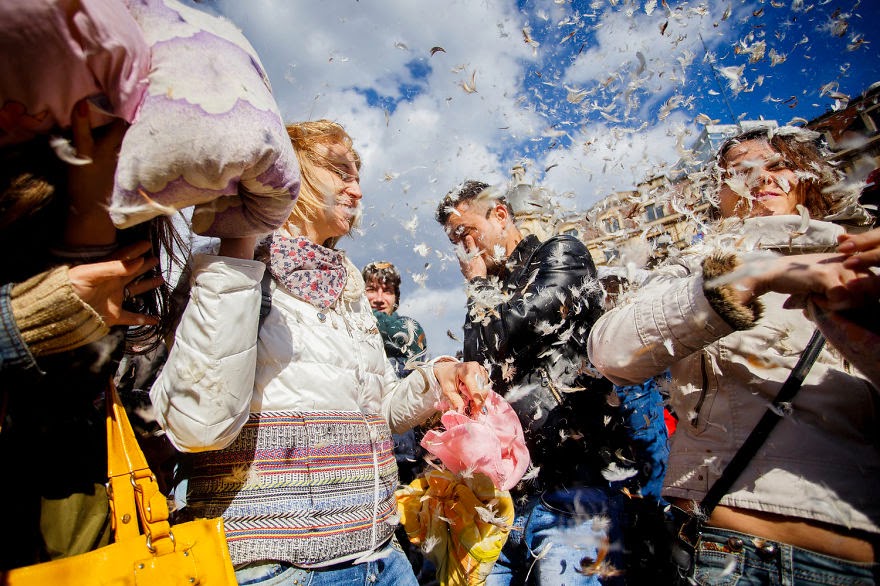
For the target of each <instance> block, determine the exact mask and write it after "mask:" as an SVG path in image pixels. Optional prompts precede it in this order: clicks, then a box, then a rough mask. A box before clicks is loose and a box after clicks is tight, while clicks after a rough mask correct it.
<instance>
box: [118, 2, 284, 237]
mask: <svg viewBox="0 0 880 586" xmlns="http://www.w3.org/2000/svg"><path fill="white" fill-rule="evenodd" d="M126 2H127V4H128V7H129V10H130V11H131V14H132V15H133V16H134V19H135V20H136V21H137V23H138V24H139V25H140V27H141V29H142V30H143V33H144V36H145V38H146V40H147V42H148V43H149V44H150V47H151V51H152V67H151V70H150V75H149V82H150V84H149V90H148V92H147V95H146V97H145V98H144V102H143V105H142V106H141V109H140V111H139V113H138V117H137V119H136V120H135V121H134V124H132V126H131V128H129V130H128V132H127V133H126V135H125V138H124V139H123V142H122V149H121V151H120V154H119V165H118V167H117V171H116V186H115V189H114V193H113V198H112V201H111V205H110V216H111V218H113V222H114V223H115V224H116V225H117V226H118V227H120V228H126V227H129V226H132V225H135V224H138V223H140V222H143V221H145V220H149V219H150V218H153V217H155V216H157V215H159V214H172V213H174V212H175V211H176V210H179V209H182V208H186V207H189V206H193V205H194V206H196V209H195V210H194V212H193V218H192V223H193V229H194V230H195V231H196V232H197V233H200V234H205V235H209V236H221V237H222V236H233V237H234V236H247V235H255V234H265V233H268V232H270V231H272V230H274V229H275V228H277V227H278V226H280V225H281V224H282V223H284V221H285V220H287V218H288V216H289V214H290V211H291V209H293V204H294V202H295V201H296V197H297V195H298V193H299V184H300V178H299V165H298V163H297V160H296V155H295V154H294V152H293V146H292V145H291V144H290V138H289V137H288V136H287V130H286V129H285V126H284V123H283V121H282V119H281V114H280V113H279V110H278V105H277V103H276V102H275V98H274V96H273V95H272V90H271V87H270V86H269V80H268V78H267V76H266V72H265V71H264V70H263V66H262V64H261V63H260V59H259V57H258V56H257V53H256V51H255V50H254V48H253V47H252V46H251V45H250V43H249V42H248V41H247V39H245V38H244V36H243V35H242V34H241V31H239V30H238V28H237V27H236V26H235V25H233V24H232V23H231V22H229V21H228V20H226V19H223V18H220V17H216V16H212V15H210V14H207V13H205V12H201V11H199V10H196V9H194V8H190V7H188V6H185V5H183V4H181V3H179V2H177V1H175V0H126Z"/></svg>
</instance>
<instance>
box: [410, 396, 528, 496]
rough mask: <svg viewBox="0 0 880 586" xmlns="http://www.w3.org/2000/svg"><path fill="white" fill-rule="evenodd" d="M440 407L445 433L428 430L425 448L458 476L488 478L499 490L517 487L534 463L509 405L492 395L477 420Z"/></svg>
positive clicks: (424, 441)
mask: <svg viewBox="0 0 880 586" xmlns="http://www.w3.org/2000/svg"><path fill="white" fill-rule="evenodd" d="M440 403H441V405H440V406H441V408H442V409H444V410H445V412H444V413H443V415H442V416H441V417H440V422H441V423H442V424H443V427H444V429H443V430H442V431H438V430H434V429H431V430H428V432H427V433H425V437H423V438H422V441H421V446H422V447H423V448H425V449H426V450H428V451H429V452H431V453H432V454H433V455H435V456H437V457H438V458H440V461H441V462H443V465H444V466H446V468H448V469H449V470H450V471H451V472H453V473H455V474H468V475H470V474H473V473H475V472H479V473H482V474H485V475H486V476H488V477H489V478H490V479H491V480H492V484H494V485H495V488H498V489H499V490H510V489H511V488H513V487H514V486H516V485H517V483H518V482H519V481H520V480H521V479H522V477H523V475H524V474H525V473H526V470H527V469H528V467H529V463H530V461H531V460H530V458H529V449H528V448H527V447H526V440H525V437H524V436H523V430H522V425H521V424H520V422H519V418H518V417H517V415H516V413H515V412H514V410H513V408H512V407H511V406H510V405H509V404H508V403H507V401H505V400H504V399H503V398H502V397H501V395H499V394H498V393H496V392H495V391H489V394H488V396H487V397H486V402H485V403H484V407H485V409H484V410H483V412H482V413H477V414H476V415H474V416H473V417H468V416H467V415H465V414H463V413H459V412H457V411H454V410H451V409H449V404H448V403H447V402H446V401H441V402H440Z"/></svg>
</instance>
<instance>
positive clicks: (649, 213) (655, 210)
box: [645, 203, 665, 222]
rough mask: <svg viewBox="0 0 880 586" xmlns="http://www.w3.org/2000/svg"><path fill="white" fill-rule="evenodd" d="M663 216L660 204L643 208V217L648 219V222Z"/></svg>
mask: <svg viewBox="0 0 880 586" xmlns="http://www.w3.org/2000/svg"><path fill="white" fill-rule="evenodd" d="M664 215H665V214H664V213H663V204H662V203H652V204H648V205H646V206H645V216H646V217H647V218H648V221H649V222H653V221H654V220H659V219H660V218H662V217H663V216H664Z"/></svg>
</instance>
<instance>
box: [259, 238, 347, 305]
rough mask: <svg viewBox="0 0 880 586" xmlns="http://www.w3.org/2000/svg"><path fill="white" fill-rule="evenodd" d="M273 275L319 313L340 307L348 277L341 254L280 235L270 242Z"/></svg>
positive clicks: (299, 239) (304, 240)
mask: <svg viewBox="0 0 880 586" xmlns="http://www.w3.org/2000/svg"><path fill="white" fill-rule="evenodd" d="M269 272H270V273H272V276H273V277H275V280H276V281H278V282H279V283H280V284H281V285H283V286H284V287H285V288H286V289H287V290H288V291H290V292H291V293H292V294H293V295H294V297H297V298H299V299H302V300H304V301H308V302H309V303H311V304H312V305H314V306H315V307H317V308H319V309H327V308H328V307H330V306H331V305H333V304H334V303H336V300H337V299H339V296H340V295H342V291H343V289H345V280H346V278H347V277H348V272H347V271H346V270H345V266H344V264H343V253H342V252H341V251H339V250H333V249H330V248H326V247H324V246H321V245H319V244H315V243H314V242H312V241H310V240H309V239H307V238H304V237H302V236H300V237H298V238H288V237H287V236H284V235H282V234H279V233H277V232H275V233H274V234H272V236H271V237H270V240H269Z"/></svg>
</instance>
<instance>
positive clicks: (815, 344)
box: [700, 330, 825, 518]
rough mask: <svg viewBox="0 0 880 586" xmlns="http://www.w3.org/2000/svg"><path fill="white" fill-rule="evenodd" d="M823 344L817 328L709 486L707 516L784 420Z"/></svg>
mask: <svg viewBox="0 0 880 586" xmlns="http://www.w3.org/2000/svg"><path fill="white" fill-rule="evenodd" d="M824 344H825V337H824V336H822V334H821V333H820V332H819V330H816V331H814V332H813V337H812V338H810V342H809V343H808V344H807V347H806V348H805V349H804V351H803V352H802V353H801V357H800V358H799V359H798V361H797V364H796V365H795V367H794V368H793V369H792V371H791V374H789V375H788V378H787V379H786V380H785V382H784V383H783V384H782V388H781V389H779V393H777V395H776V398H775V399H773V403H772V404H771V405H770V407H768V408H767V412H766V413H764V416H763V417H762V418H761V420H760V421H759V422H758V424H757V425H756V426H755V428H754V429H753V430H752V433H750V434H749V437H747V438H746V441H744V442H743V445H741V446H740V448H739V450H737V452H736V454H734V456H733V458H732V459H731V460H730V462H729V463H728V464H727V467H725V468H724V471H723V472H722V473H721V477H720V478H719V479H718V480H716V481H715V484H713V485H712V488H710V489H709V492H708V493H706V496H705V497H704V498H703V500H702V502H701V503H700V509H701V511H702V513H703V514H704V515H705V516H706V518H708V517H709V516H710V515H711V514H712V511H713V510H714V509H715V507H716V506H717V505H718V503H719V502H720V501H721V499H722V497H724V495H725V494H727V491H729V490H730V487H731V486H733V483H734V482H736V479H737V478H739V475H740V474H742V471H743V470H745V469H746V466H748V465H749V461H750V460H751V459H752V458H753V457H754V456H755V454H757V453H758V450H759V449H760V448H761V445H762V444H763V443H764V441H765V440H766V439H767V436H769V435H770V432H771V431H773V428H774V427H776V424H777V423H779V421H780V420H781V419H782V417H783V415H782V409H781V406H782V404H783V403H789V402H791V400H792V399H794V396H795V395H797V393H798V391H799V390H800V388H801V385H802V384H803V382H804V379H805V378H806V377H807V373H808V372H810V368H811V367H812V366H813V363H814V362H816V358H818V357H819V352H821V351H822V346H823V345H824Z"/></svg>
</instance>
